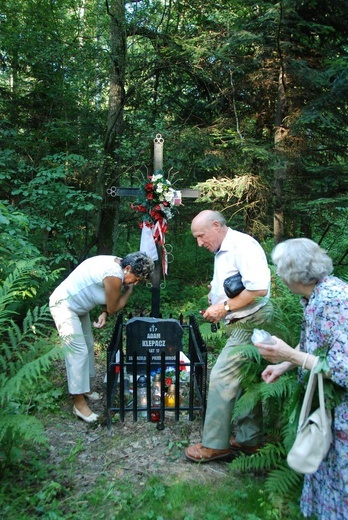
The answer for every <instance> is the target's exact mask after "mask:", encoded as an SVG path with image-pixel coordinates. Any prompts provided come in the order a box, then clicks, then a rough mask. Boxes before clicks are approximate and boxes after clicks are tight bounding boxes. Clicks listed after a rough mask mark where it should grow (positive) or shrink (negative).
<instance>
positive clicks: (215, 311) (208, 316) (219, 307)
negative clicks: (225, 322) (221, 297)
mask: <svg viewBox="0 0 348 520" xmlns="http://www.w3.org/2000/svg"><path fill="white" fill-rule="evenodd" d="M225 316H226V311H225V308H224V305H223V303H215V305H210V307H208V308H207V310H206V311H205V313H204V314H203V318H204V319H205V320H207V321H210V322H213V323H217V322H218V321H220V320H222V318H224V317H225Z"/></svg>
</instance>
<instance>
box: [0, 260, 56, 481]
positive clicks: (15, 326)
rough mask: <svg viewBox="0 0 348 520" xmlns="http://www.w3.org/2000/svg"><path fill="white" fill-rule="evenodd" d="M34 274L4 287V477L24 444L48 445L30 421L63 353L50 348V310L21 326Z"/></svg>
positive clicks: (0, 424)
mask: <svg viewBox="0 0 348 520" xmlns="http://www.w3.org/2000/svg"><path fill="white" fill-rule="evenodd" d="M33 274H34V269H33V264H32V263H27V264H26V263H24V264H23V266H21V267H19V268H17V269H15V270H14V271H13V273H12V274H10V275H9V276H8V277H7V278H6V279H5V280H4V283H3V285H2V286H0V446H1V449H0V474H1V472H2V471H3V470H4V468H5V466H6V465H7V464H9V463H13V462H15V461H16V460H18V458H20V457H21V455H22V451H21V446H22V445H23V444H25V443H34V444H37V443H44V442H45V436H44V434H43V426H42V424H41V422H40V421H39V419H37V418H36V417H34V416H32V415H30V403H31V400H32V395H33V392H37V393H38V392H39V391H40V390H41V389H40V386H41V383H42V382H44V381H46V373H47V371H48V370H49V368H50V366H51V363H52V360H54V359H56V358H57V357H58V356H60V355H61V351H60V348H59V347H55V348H51V346H50V345H49V341H48V335H49V334H48V330H49V329H50V328H51V327H52V319H51V317H50V312H49V308H48V306H47V305H44V306H42V307H34V308H33V309H32V310H30V309H29V311H27V313H26V316H25V317H24V319H23V321H22V323H21V324H19V323H18V315H19V314H20V309H21V306H23V305H24V302H26V299H27V298H28V297H32V296H33V291H32V290H30V289H28V288H30V287H32V286H33V284H32V279H33ZM52 277H53V278H54V277H55V274H54V273H53V274H52ZM25 305H26V303H25Z"/></svg>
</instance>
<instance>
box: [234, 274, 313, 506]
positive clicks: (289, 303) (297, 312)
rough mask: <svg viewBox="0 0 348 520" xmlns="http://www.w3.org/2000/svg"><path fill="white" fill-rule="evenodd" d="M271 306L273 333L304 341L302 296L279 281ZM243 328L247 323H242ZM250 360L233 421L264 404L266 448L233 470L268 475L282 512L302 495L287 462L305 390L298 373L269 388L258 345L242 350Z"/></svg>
mask: <svg viewBox="0 0 348 520" xmlns="http://www.w3.org/2000/svg"><path fill="white" fill-rule="evenodd" d="M272 284H273V286H272V294H273V295H274V296H273V297H272V298H271V302H272V304H273V308H274V314H273V321H272V323H270V324H269V326H268V327H267V330H268V332H270V333H271V334H274V335H277V336H279V337H281V338H282V339H284V340H285V341H286V342H287V343H289V344H290V345H292V346H293V347H295V346H296V345H297V343H298V341H299V336H300V326H301V321H302V308H301V305H300V303H299V297H298V296H295V295H293V294H292V293H290V291H289V290H288V289H287V288H286V287H285V285H284V284H283V283H282V282H281V281H280V280H279V279H273V282H272ZM241 326H242V327H243V325H241ZM239 350H240V353H241V354H242V355H243V358H244V359H245V361H244V362H243V363H242V364H241V374H242V376H241V384H242V387H243V391H244V393H243V395H242V396H241V397H240V398H239V399H238V401H237V403H236V405H235V408H234V412H233V418H232V419H235V418H236V417H238V415H240V414H242V413H245V412H246V411H247V410H251V409H252V408H253V407H254V406H255V405H256V404H257V403H258V402H260V401H261V402H262V403H263V410H264V432H265V437H266V440H267V442H266V444H265V445H264V447H263V448H262V449H260V450H259V451H258V453H257V454H255V455H252V456H246V455H241V456H240V457H238V458H236V459H235V460H233V462H232V463H231V469H232V470H233V471H241V472H249V471H255V472H262V473H266V475H267V476H266V482H265V489H264V491H265V493H267V495H268V499H269V500H270V501H271V502H272V503H273V505H274V506H276V507H278V508H280V509H281V507H282V504H283V505H284V507H285V504H286V503H287V502H288V500H289V499H292V500H293V499H294V498H297V497H298V496H299V494H300V490H301V487H302V486H301V485H302V480H303V477H302V476H301V475H298V474H297V473H295V472H294V471H293V470H292V469H291V468H290V467H289V466H288V465H287V462H286V455H287V452H288V451H289V449H290V447H291V445H292V443H293V440H294V438H295V434H296V425H297V419H298V415H299V411H300V407H301V403H302V396H303V393H304V391H303V388H302V386H301V385H299V384H298V380H297V371H296V370H293V371H290V372H288V373H286V374H284V375H283V376H282V377H281V378H280V379H279V380H278V381H276V382H275V383H272V384H266V383H265V382H264V381H263V380H262V378H261V373H262V371H263V370H264V368H265V367H266V366H267V364H269V363H268V362H267V361H266V360H264V359H263V358H262V357H261V356H260V354H259V352H258V350H257V349H256V348H255V347H254V346H253V345H243V346H241V347H240V348H239Z"/></svg>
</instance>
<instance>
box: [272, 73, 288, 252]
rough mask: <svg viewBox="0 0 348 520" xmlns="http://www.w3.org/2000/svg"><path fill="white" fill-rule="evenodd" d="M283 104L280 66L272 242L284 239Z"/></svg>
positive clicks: (284, 167)
mask: <svg viewBox="0 0 348 520" xmlns="http://www.w3.org/2000/svg"><path fill="white" fill-rule="evenodd" d="M284 105H285V73H284V69H283V66H281V69H280V72H279V79H278V96H277V110H276V114H275V135H274V149H275V155H276V157H277V167H276V168H275V170H274V216H273V226H274V230H273V232H274V243H275V244H278V243H279V242H281V241H282V240H283V239H284V196H283V185H284V180H285V179H286V177H287V163H286V158H285V154H284V139H285V138H286V136H287V133H288V129H286V128H285V127H284V126H283V121H284Z"/></svg>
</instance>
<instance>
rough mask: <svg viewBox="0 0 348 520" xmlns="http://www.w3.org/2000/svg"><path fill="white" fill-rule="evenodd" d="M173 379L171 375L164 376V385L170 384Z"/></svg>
mask: <svg viewBox="0 0 348 520" xmlns="http://www.w3.org/2000/svg"><path fill="white" fill-rule="evenodd" d="M172 382H173V380H172V378H171V377H166V378H165V380H164V384H165V385H166V386H170V385H171V384H172Z"/></svg>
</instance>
